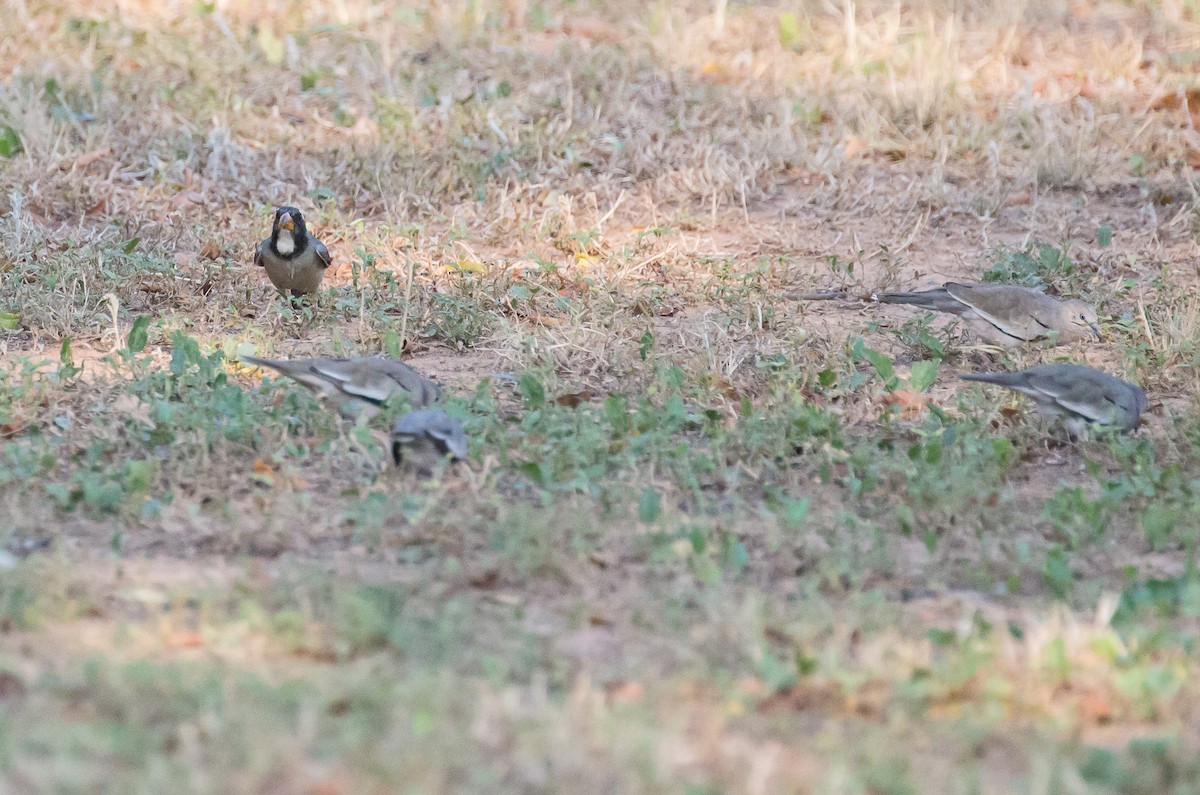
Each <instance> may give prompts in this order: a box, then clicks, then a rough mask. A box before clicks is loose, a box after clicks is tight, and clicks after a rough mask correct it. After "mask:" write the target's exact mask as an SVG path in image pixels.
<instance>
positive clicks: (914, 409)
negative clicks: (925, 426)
mask: <svg viewBox="0 0 1200 795" xmlns="http://www.w3.org/2000/svg"><path fill="white" fill-rule="evenodd" d="M881 402H882V403H883V404H884V405H885V406H896V407H898V408H899V409H900V416H902V417H906V418H908V419H917V418H918V417H920V416H921V414H923V413H924V411H925V407H926V405H927V404H928V403H929V399H928V398H927V397H925V396H924V395H922V394H921V393H920V392H917V391H914V390H912V389H897V390H895V391H894V392H889V393H887V394H886V395H884V396H883V398H882V399H881Z"/></svg>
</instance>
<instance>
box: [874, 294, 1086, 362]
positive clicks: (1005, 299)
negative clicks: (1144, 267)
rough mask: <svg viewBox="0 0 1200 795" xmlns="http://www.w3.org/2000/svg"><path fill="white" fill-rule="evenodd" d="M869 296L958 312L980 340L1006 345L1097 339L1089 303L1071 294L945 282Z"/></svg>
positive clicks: (937, 309) (882, 300)
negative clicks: (1062, 297) (1065, 297)
mask: <svg viewBox="0 0 1200 795" xmlns="http://www.w3.org/2000/svg"><path fill="white" fill-rule="evenodd" d="M874 298H875V300H877V301H881V302H883V303H885V304H908V305H909V306H919V307H922V308H924V309H932V310H933V311H935V312H949V313H951V314H954V315H958V316H959V317H960V318H962V319H963V322H965V323H966V324H967V328H969V329H971V331H973V332H974V333H975V334H977V335H978V336H979V337H980V338H981V339H983V341H984V342H988V343H991V344H993V345H1000V346H1003V347H1005V348H1011V347H1014V346H1016V345H1020V344H1022V343H1025V342H1034V341H1036V340H1042V339H1053V340H1055V341H1057V342H1071V341H1073V340H1076V339H1080V338H1082V337H1085V336H1086V335H1087V334H1088V332H1089V331H1090V332H1091V333H1093V334H1095V335H1096V338H1097V339H1100V328H1099V327H1098V326H1097V325H1096V322H1097V318H1096V309H1095V308H1094V307H1093V306H1091V305H1090V304H1087V303H1084V302H1083V301H1080V300H1078V299H1075V298H1072V299H1068V300H1065V301H1060V300H1058V299H1057V298H1053V297H1051V296H1049V295H1045V294H1044V293H1039V292H1037V291H1036V290H1031V289H1029V288H1028V287H1018V286H1016V285H1009V284H958V283H956V282H947V283H946V284H944V285H942V286H941V287H938V288H936V289H933V290H925V291H923V292H918V293H880V294H878V295H876V296H874Z"/></svg>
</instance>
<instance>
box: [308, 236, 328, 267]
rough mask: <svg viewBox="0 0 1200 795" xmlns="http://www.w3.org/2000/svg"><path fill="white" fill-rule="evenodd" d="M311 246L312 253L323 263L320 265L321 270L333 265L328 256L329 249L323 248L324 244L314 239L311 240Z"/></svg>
mask: <svg viewBox="0 0 1200 795" xmlns="http://www.w3.org/2000/svg"><path fill="white" fill-rule="evenodd" d="M312 246H313V251H315V252H316V253H317V256H318V257H320V259H321V262H322V263H323V264H322V265H321V267H322V268H328V267H329V266H330V265H332V264H333V259H332V258H331V257H330V256H329V249H327V248H325V244H324V243H322V242H321V241H320V240H317V239H316V238H315V237H314V238H312Z"/></svg>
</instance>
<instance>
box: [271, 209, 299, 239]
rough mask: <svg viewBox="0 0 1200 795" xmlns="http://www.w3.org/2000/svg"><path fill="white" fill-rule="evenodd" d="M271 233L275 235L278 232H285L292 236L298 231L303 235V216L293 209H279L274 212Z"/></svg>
mask: <svg viewBox="0 0 1200 795" xmlns="http://www.w3.org/2000/svg"><path fill="white" fill-rule="evenodd" d="M273 231H274V232H275V233H276V234H278V233H279V232H280V231H287V232H291V233H292V234H296V232H297V231H299V232H300V233H301V234H304V233H305V231H306V230H305V228H304V216H303V215H301V214H300V211H299V210H297V209H296V208H295V207H280V208H278V209H277V210H275V225H274V230H273Z"/></svg>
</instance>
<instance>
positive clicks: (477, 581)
mask: <svg viewBox="0 0 1200 795" xmlns="http://www.w3.org/2000/svg"><path fill="white" fill-rule="evenodd" d="M467 582H469V583H471V586H472V587H474V588H495V587H496V586H497V585H499V584H500V572H499V571H498V570H497V569H486V570H484V571H482V572H480V573H478V574H474V575H472V576H471V578H470V579H469V580H467Z"/></svg>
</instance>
